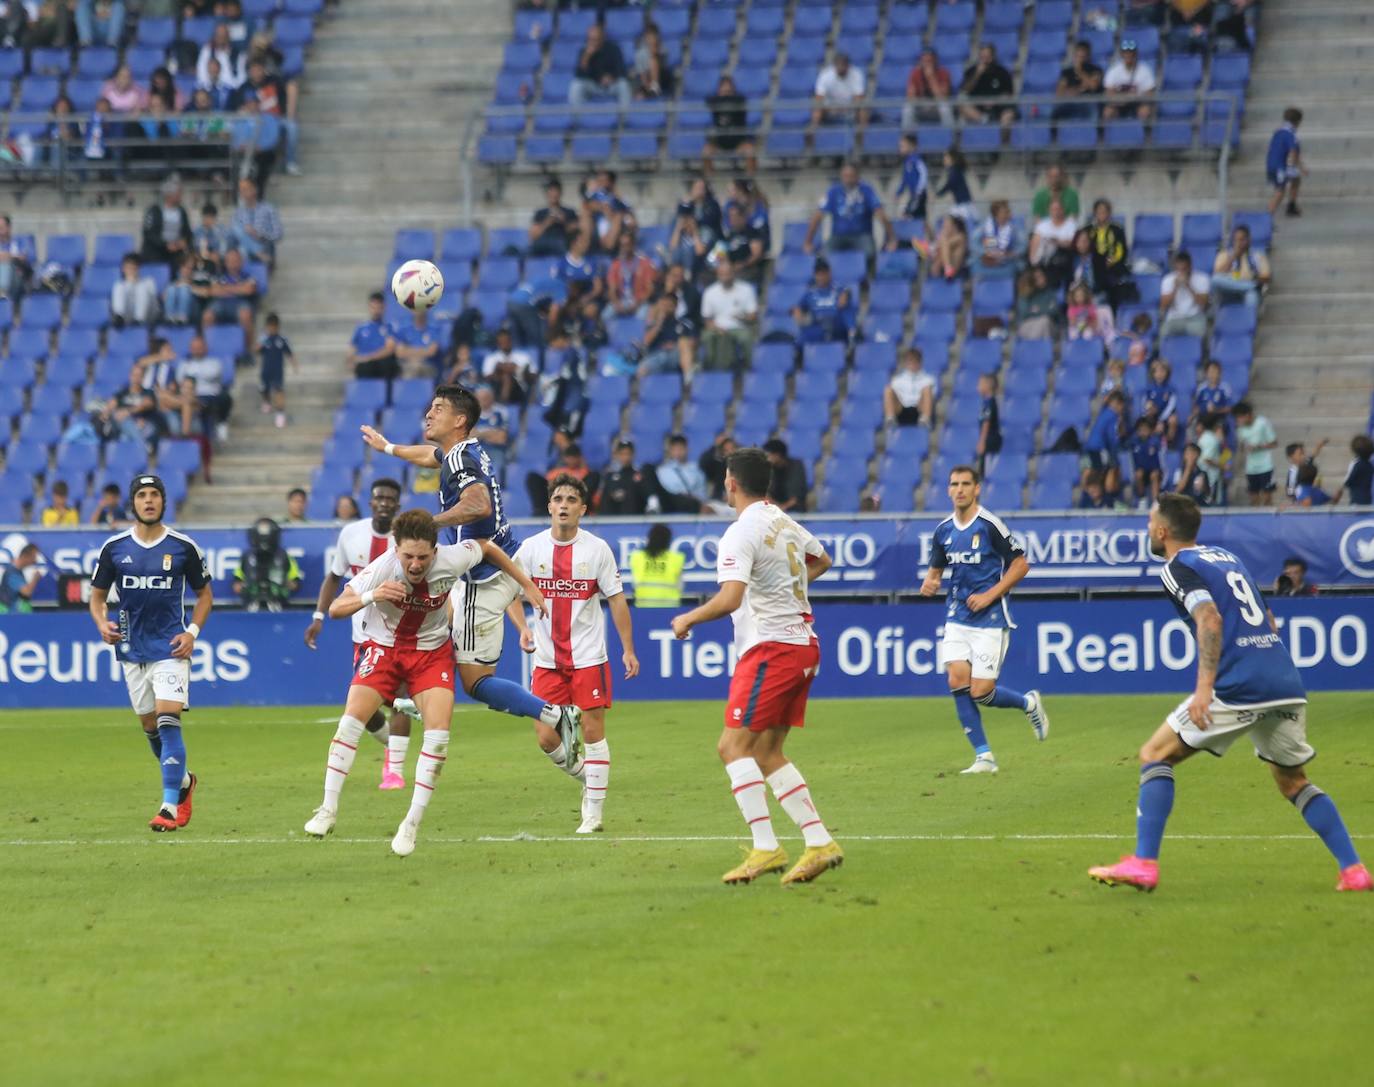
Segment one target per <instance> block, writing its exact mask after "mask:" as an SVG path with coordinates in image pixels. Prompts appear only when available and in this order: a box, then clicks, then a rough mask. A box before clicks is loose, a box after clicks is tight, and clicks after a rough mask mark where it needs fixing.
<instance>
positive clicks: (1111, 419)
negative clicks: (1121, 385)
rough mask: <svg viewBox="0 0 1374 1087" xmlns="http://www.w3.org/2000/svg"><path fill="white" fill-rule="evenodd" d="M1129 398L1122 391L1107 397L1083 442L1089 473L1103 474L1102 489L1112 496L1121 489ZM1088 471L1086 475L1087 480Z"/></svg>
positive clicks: (1116, 391) (1114, 392) (1118, 390)
mask: <svg viewBox="0 0 1374 1087" xmlns="http://www.w3.org/2000/svg"><path fill="white" fill-rule="evenodd" d="M1125 416H1126V395H1125V393H1123V392H1122V391H1121V390H1120V389H1117V390H1115V391H1113V392H1110V393H1108V394H1107V399H1106V400H1105V401H1104V402H1103V404H1102V406H1101V407H1100V408H1099V409H1098V411H1097V418H1096V419H1094V420H1093V425H1092V427H1091V429H1090V430H1089V431H1088V437H1087V439H1086V440H1085V441H1084V442H1083V457H1084V461H1085V463H1086V465H1087V470H1088V471H1094V472H1101V473H1102V480H1103V486H1104V487H1105V488H1106V490H1107V492H1108V493H1109V494H1115V493H1116V492H1117V491H1118V490H1120V466H1119V464H1118V458H1119V457H1120V454H1121V441H1122V438H1123V436H1124V430H1125V425H1126V424H1125ZM1086 479H1087V471H1085V472H1084V480H1085V481H1086Z"/></svg>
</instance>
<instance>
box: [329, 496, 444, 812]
mask: <svg viewBox="0 0 1374 1087" xmlns="http://www.w3.org/2000/svg"><path fill="white" fill-rule="evenodd" d="M369 504H370V507H371V510H372V517H371V518H364V519H363V520H361V521H353V522H350V523H349V524H346V525H344V527H343V528H342V529H340V530H339V539H338V542H337V543H336V544H335V545H334V554H333V557H332V558H331V559H330V562H329V570H328V571H327V572H326V573H325V575H324V584H322V585H321V586H320V595H319V598H318V599H317V600H316V601H315V614H314V615H312V616H311V617H310V625H309V626H308V627H306V628H305V644H306V645H308V646H309V647H310V648H311V649H314V648H316V639H317V638H319V636H320V630H321V629H322V628H323V626H324V618H325V609H326V608H328V607H329V602H330V601H331V600H333V599H334V597H335V596H336V595H337V594H338V591H339V581H340V579H342V578H344V577H350V578H351V577H354V576H356V575H357V573H358V572H359V571H360V570H362V568H363V567H364V566H366V565H367V564H368V563H370V562H371V561H372V560H373V559H375V558H380V557H381V556H382V555H384V554H386V552H387V551H388V550H390V548H391V520H392V518H393V517H395V516H396V510H397V508H398V507H399V506H400V504H401V485H400V484H399V483H397V482H396V481H395V480H394V479H375V480H373V481H372V490H371V492H370V495H369ZM362 622H363V615H362V612H360V611H359V612H354V613H353V663H354V664H355V665H356V664H357V663H358V649H359V647H360V646H361V645H362V644H363V642H364V641H366V639H365V638H364V637H363V631H362ZM402 706H406V707H408V708H413V707H414V703H413V702H411V701H410V699H408V698H398V699H397V700H396V702H395V704H394V705H393V709H392V713H391V720H390V722H388V721H387V719H386V715H385V714H384V713H383V712H382V711H381V710H380V709H379V710H378V711H377V712H376V713H374V714H373V715H372V717H371V718H370V719H369V720H368V722H367V734H368V735H369V736H371V737H372V738H373V739H374V740H376V741H377V742H378V743H380V744H381V745H382V748H383V750H384V751H385V752H386V754H385V756H384V757H383V759H382V783H381V784H380V785H378V786H377V788H379V789H404V788H405V787H406V779H405V768H406V752H407V751H408V750H409V749H410V715H409V710H408V709H402V708H401V707H402ZM418 712H419V711H418V710H417V711H416V713H417V714H418Z"/></svg>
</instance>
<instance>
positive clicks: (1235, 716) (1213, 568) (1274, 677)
mask: <svg viewBox="0 0 1374 1087" xmlns="http://www.w3.org/2000/svg"><path fill="white" fill-rule="evenodd" d="M1201 525H1202V512H1201V511H1200V510H1199V509H1198V507H1197V503H1195V502H1194V501H1193V500H1192V499H1191V498H1189V497H1188V496H1187V495H1182V494H1162V495H1160V496H1159V501H1158V502H1157V503H1156V504H1155V507H1154V508H1153V509H1152V510H1151V511H1150V527H1149V535H1150V550H1151V552H1152V553H1153V554H1155V555H1156V556H1158V557H1160V558H1162V559H1164V560H1165V565H1164V569H1163V570H1162V571H1161V572H1160V578H1161V579H1162V580H1163V582H1164V589H1165V591H1166V592H1167V593H1168V594H1169V598H1170V600H1172V601H1173V604H1174V607H1175V608H1177V609H1178V612H1179V614H1180V615H1181V616H1182V617H1183V618H1184V619H1185V620H1189V619H1191V620H1192V623H1193V627H1194V637H1195V639H1196V641H1197V660H1198V663H1197V686H1196V687H1195V688H1194V690H1193V695H1192V697H1191V698H1188V699H1186V700H1185V701H1184V702H1182V703H1181V704H1180V705H1179V707H1178V708H1177V709H1176V710H1174V711H1173V713H1171V714H1169V716H1168V717H1167V718H1166V719H1165V721H1164V723H1163V724H1162V725H1160V726H1159V728H1158V729H1157V730H1156V731H1155V734H1154V735H1153V736H1151V737H1150V738H1149V739H1148V740H1147V741H1145V746H1143V747H1142V748H1141V749H1140V797H1139V799H1138V800H1137V802H1136V824H1135V833H1136V845H1135V853H1134V854H1132V855H1131V856H1129V857H1122V858H1121V860H1120V861H1118V862H1117V863H1116V864H1112V865H1105V866H1102V867H1098V868H1090V869H1088V875H1090V876H1091V877H1092V878H1093V879H1095V880H1097V881H1098V882H1099V883H1105V884H1107V885H1108V886H1109V887H1111V886H1115V885H1116V884H1118V883H1122V884H1126V885H1128V886H1131V887H1135V888H1136V889H1137V890H1141V891H1153V890H1154V889H1155V887H1156V886H1157V885H1158V884H1159V846H1160V842H1161V840H1162V839H1163V837H1164V824H1165V823H1166V822H1167V821H1168V818H1169V811H1170V810H1171V809H1172V808H1173V806H1174V767H1175V766H1177V765H1178V764H1179V763H1181V762H1182V761H1183V760H1184V759H1187V758H1189V757H1191V756H1192V755H1195V754H1196V753H1197V752H1199V751H1206V752H1207V753H1208V754H1209V755H1217V756H1221V755H1224V754H1225V753H1226V749H1227V748H1229V747H1230V746H1231V744H1233V743H1234V742H1235V741H1236V740H1238V739H1239V738H1240V737H1241V736H1243V735H1246V734H1247V733H1248V734H1249V736H1250V742H1251V743H1252V744H1253V745H1254V747H1255V754H1256V755H1258V756H1259V757H1260V758H1261V759H1263V760H1264V761H1265V762H1267V763H1268V764H1269V769H1270V771H1271V772H1272V773H1273V775H1274V782H1275V784H1277V785H1278V787H1279V792H1281V793H1282V794H1283V795H1284V796H1285V797H1287V799H1288V800H1289V801H1291V802H1292V804H1293V806H1294V807H1295V808H1297V809H1298V811H1299V812H1300V813H1301V815H1302V817H1303V819H1305V820H1306V821H1307V825H1308V826H1309V827H1311V828H1312V829H1313V830H1314V831H1316V832H1317V835H1318V836H1319V837H1320V838H1321V840H1322V842H1323V843H1325V845H1326V848H1327V849H1329V850H1331V853H1332V855H1333V856H1334V857H1335V858H1336V862H1337V863H1338V864H1339V865H1340V868H1341V875H1340V881H1339V882H1338V883H1337V884H1336V890H1338V891H1370V890H1374V881H1371V879H1370V876H1369V871H1368V870H1367V869H1366V868H1365V866H1364V865H1363V864H1361V863H1360V858H1359V854H1357V853H1356V852H1355V846H1354V844H1353V843H1352V842H1351V841H1350V835H1349V834H1348V833H1347V832H1346V829H1345V823H1344V822H1342V821H1341V816H1340V813H1339V812H1338V811H1337V810H1336V805H1335V802H1334V801H1332V799H1331V798H1330V797H1329V796H1327V795H1326V794H1325V793H1324V792H1322V791H1321V790H1320V789H1318V788H1317V787H1316V786H1315V785H1313V784H1312V783H1311V782H1310V781H1308V780H1307V774H1306V773H1304V771H1303V767H1304V766H1305V765H1306V764H1307V763H1308V762H1309V761H1310V760H1311V759H1312V757H1313V756H1314V755H1315V754H1316V752H1315V751H1313V750H1312V748H1311V747H1310V746H1308V743H1307V692H1306V691H1305V690H1304V689H1303V685H1302V678H1301V677H1300V676H1299V675H1298V669H1297V667H1296V666H1295V665H1294V664H1293V659H1292V657H1290V656H1289V653H1288V649H1287V647H1286V646H1285V645H1284V644H1283V639H1281V638H1280V637H1279V633H1278V625H1277V624H1276V623H1275V622H1274V615H1273V613H1272V612H1271V611H1269V609H1268V607H1267V606H1266V605H1265V603H1264V597H1263V595H1262V594H1261V593H1260V590H1259V587H1258V586H1257V585H1256V584H1255V580H1254V578H1252V577H1251V576H1250V572H1249V571H1248V570H1246V568H1245V566H1244V565H1243V564H1242V563H1241V561H1240V560H1239V559H1238V558H1236V556H1235V555H1233V554H1231V552H1229V551H1226V550H1223V549H1222V548H1220V547H1199V546H1198V543H1197V535H1198V529H1199V528H1200V527H1201Z"/></svg>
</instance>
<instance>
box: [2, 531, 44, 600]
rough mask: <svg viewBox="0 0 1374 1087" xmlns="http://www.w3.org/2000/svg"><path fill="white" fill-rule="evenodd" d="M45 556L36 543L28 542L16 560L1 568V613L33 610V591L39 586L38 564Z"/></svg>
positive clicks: (16, 556) (15, 557) (20, 550)
mask: <svg viewBox="0 0 1374 1087" xmlns="http://www.w3.org/2000/svg"><path fill="white" fill-rule="evenodd" d="M42 557H43V556H42V554H41V553H40V552H39V550H38V545H37V544H36V543H26V544H25V545H24V546H23V547H21V548H20V549H19V554H17V555H15V556H14V561H13V562H11V563H9V564H8V565H7V566H5V567H4V568H3V569H0V615H5V614H16V615H27V614H29V613H30V612H32V611H33V604H32V603H31V601H32V599H33V591H34V589H36V588H38V582H39V580H40V579H39V576H38V575H39V573H40V572H39V571H38V570H35V569H34V567H35V566H37V565H38V561H39V559H41V558H42Z"/></svg>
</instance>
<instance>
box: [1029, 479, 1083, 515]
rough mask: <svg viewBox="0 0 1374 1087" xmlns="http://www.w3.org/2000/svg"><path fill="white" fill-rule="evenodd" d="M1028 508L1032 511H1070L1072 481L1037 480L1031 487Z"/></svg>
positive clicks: (1071, 505) (1071, 504)
mask: <svg viewBox="0 0 1374 1087" xmlns="http://www.w3.org/2000/svg"><path fill="white" fill-rule="evenodd" d="M1030 508H1031V509H1033V510H1067V509H1072V508H1073V481H1072V480H1069V479H1037V480H1036V481H1035V483H1034V485H1033V486H1032V487H1031V492H1030Z"/></svg>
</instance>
